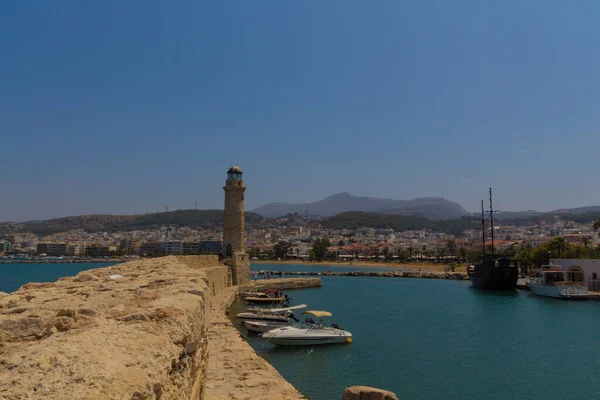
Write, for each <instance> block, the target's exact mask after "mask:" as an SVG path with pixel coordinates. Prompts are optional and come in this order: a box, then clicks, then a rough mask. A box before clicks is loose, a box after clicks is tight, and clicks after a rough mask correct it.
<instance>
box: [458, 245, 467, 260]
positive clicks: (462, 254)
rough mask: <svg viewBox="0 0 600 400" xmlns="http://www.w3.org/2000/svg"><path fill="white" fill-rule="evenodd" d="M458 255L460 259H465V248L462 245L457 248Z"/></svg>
mask: <svg viewBox="0 0 600 400" xmlns="http://www.w3.org/2000/svg"><path fill="white" fill-rule="evenodd" d="M458 257H459V258H460V259H461V260H466V259H467V250H466V249H465V248H464V247H461V248H460V249H458Z"/></svg>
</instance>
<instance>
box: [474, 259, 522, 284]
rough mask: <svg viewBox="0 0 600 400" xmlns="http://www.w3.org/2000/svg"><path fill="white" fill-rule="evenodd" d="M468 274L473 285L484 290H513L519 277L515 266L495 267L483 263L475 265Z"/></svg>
mask: <svg viewBox="0 0 600 400" xmlns="http://www.w3.org/2000/svg"><path fill="white" fill-rule="evenodd" d="M468 274H469V279H471V284H472V285H473V286H474V287H476V288H478V289H486V290H515V289H516V288H517V279H518V278H519V276H518V270H517V268H516V267H495V266H493V265H492V266H490V265H485V264H483V265H481V264H480V265H476V266H475V268H473V269H472V270H470V271H469V272H468Z"/></svg>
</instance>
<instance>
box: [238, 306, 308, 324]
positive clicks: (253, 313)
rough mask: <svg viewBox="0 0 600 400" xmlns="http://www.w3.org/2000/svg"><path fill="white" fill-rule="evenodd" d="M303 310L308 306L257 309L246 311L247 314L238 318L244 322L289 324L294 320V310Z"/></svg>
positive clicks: (242, 313)
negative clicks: (291, 319)
mask: <svg viewBox="0 0 600 400" xmlns="http://www.w3.org/2000/svg"><path fill="white" fill-rule="evenodd" d="M302 308H306V304H300V305H297V306H293V307H285V308H258V307H255V308H251V309H248V310H246V312H241V313H238V314H237V315H236V317H237V318H240V319H244V320H256V321H277V322H285V323H287V322H289V320H290V318H293V315H294V314H293V310H299V309H302Z"/></svg>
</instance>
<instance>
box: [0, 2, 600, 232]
mask: <svg viewBox="0 0 600 400" xmlns="http://www.w3.org/2000/svg"><path fill="white" fill-rule="evenodd" d="M599 16H600V2H597V1H584V0H580V1H577V2H567V1H550V0H538V1H533V0H531V1H526V2H524V1H520V0H519V1H517V0H515V1H480V0H473V1H459V0H455V1H446V0H440V1H428V0H419V1H410V2H409V1H399V0H390V1H376V2H365V1H349V0H343V1H341V0H340V1H332V0H329V1H316V0H313V1H245V0H244V1H234V2H231V1H213V2H200V1H192V0H190V1H177V2H165V1H150V0H144V1H121V0H118V1H107V0H104V1H96V2H82V1H76V0H70V1H68V0H63V1H60V2H56V1H25V0H21V1H13V2H3V4H2V5H0V38H1V39H0V57H1V62H0V146H1V156H0V168H1V171H2V173H1V175H0V188H1V193H0V220H14V221H19V220H28V219H38V218H47V217H58V216H66V215H77V214H89V213H114V214H128V213H138V212H139V213H142V212H151V211H160V210H164V207H165V205H168V206H169V209H178V208H192V207H193V205H194V202H195V201H198V204H199V207H200V208H221V207H222V204H223V191H222V189H221V186H222V185H223V183H224V179H225V172H226V170H227V169H228V168H229V166H230V165H233V164H238V165H240V166H241V167H242V168H243V170H244V172H245V175H244V176H245V182H246V184H247V186H248V190H247V192H246V193H247V194H246V207H247V209H251V208H253V207H256V206H259V205H262V204H264V203H267V202H271V201H289V202H305V201H315V200H319V199H321V198H323V197H325V196H327V195H331V194H334V193H337V192H342V191H347V192H350V193H352V194H355V195H368V196H377V197H387V198H395V199H411V198H414V197H419V196H440V195H442V194H443V196H444V197H446V198H447V199H450V200H455V201H457V202H459V203H460V204H462V205H463V206H464V207H465V208H467V209H468V210H473V211H475V210H477V208H478V206H479V200H480V199H481V198H484V197H485V195H486V191H487V188H488V187H489V186H492V187H493V188H494V190H495V193H496V200H497V204H498V207H499V208H500V209H503V210H522V209H538V210H550V209H555V208H560V207H575V206H584V205H599V204H600V185H599V184H598V182H599V178H598V170H599V164H598V160H599V158H598V149H599V148H600V132H599V127H600V112H599V108H598V107H599V105H600V46H599V45H598V38H600V24H599V23H598V18H599Z"/></svg>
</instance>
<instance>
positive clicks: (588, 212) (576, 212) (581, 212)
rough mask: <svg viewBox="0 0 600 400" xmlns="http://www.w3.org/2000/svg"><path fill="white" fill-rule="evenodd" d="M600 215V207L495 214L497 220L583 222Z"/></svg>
mask: <svg viewBox="0 0 600 400" xmlns="http://www.w3.org/2000/svg"><path fill="white" fill-rule="evenodd" d="M597 214H600V206H589V207H577V208H560V209H558V210H553V211H548V212H542V211H536V210H527V211H502V212H499V213H497V214H495V216H494V217H495V218H497V219H502V220H506V219H511V220H512V219H514V220H518V219H540V218H547V217H551V216H559V217H561V219H566V218H568V219H570V220H573V221H574V220H575V219H577V220H578V221H579V220H582V221H587V220H593V217H594V216H596V215H597ZM473 215H475V216H477V215H480V214H479V213H473Z"/></svg>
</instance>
